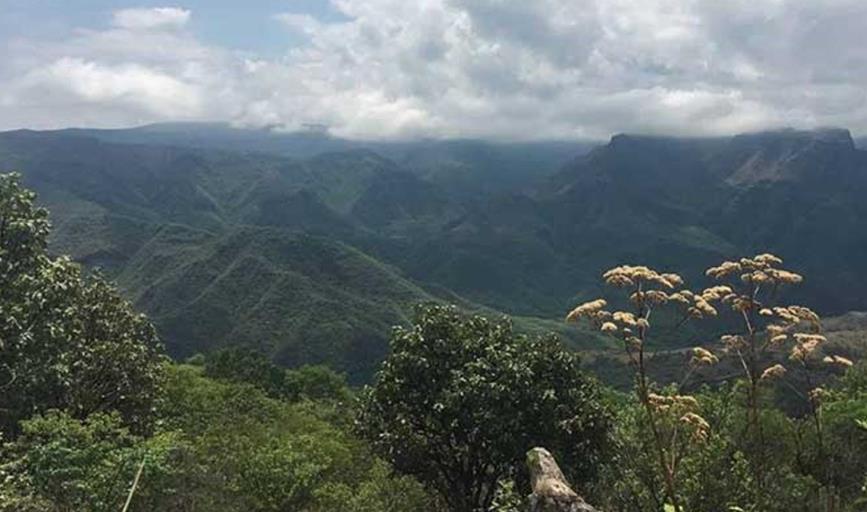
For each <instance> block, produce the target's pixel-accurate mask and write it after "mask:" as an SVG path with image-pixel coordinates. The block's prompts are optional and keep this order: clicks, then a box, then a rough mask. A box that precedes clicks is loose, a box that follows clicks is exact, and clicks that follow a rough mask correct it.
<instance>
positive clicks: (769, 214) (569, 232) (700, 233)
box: [0, 124, 867, 379]
mask: <svg viewBox="0 0 867 512" xmlns="http://www.w3.org/2000/svg"><path fill="white" fill-rule="evenodd" d="M862 142H863V141H862ZM0 169H4V170H19V171H21V172H22V174H23V175H24V178H25V183H26V184H27V185H28V186H30V187H32V188H34V189H35V190H36V191H37V192H39V194H40V200H41V202H42V203H43V204H45V205H46V206H48V207H49V208H50V210H51V213H52V220H53V223H54V225H55V227H56V229H55V231H54V239H53V241H52V243H53V247H52V248H53V250H55V251H56V252H68V253H70V254H72V255H73V256H74V257H75V258H76V259H77V260H79V261H81V262H82V263H84V264H86V265H88V266H92V267H101V268H103V269H104V272H106V273H107V274H108V275H109V276H110V277H112V278H113V279H115V280H116V281H117V282H118V283H119V285H120V286H121V288H122V289H124V290H125V291H126V292H127V293H128V295H129V296H130V297H131V298H132V299H133V300H134V301H135V302H136V305H137V306H138V307H139V308H141V309H142V310H144V311H145V312H147V313H148V314H149V315H151V316H152V318H153V319H154V321H155V322H156V324H157V326H158V328H159V329H160V333H161V335H162V336H163V338H164V339H165V340H166V342H167V344H168V347H169V350H170V352H171V353H173V354H174V355H176V356H180V357H183V356H187V355H190V354H193V353H195V352H199V351H207V350H210V349H212V348H214V347H217V346H222V345H226V344H249V345H255V346H258V347H260V348H262V349H263V350H265V351H266V352H268V353H269V354H271V355H272V357H273V358H274V359H275V360H276V361H278V362H281V363H284V364H293V365H294V364H301V363H308V362H328V363H330V364H332V365H334V366H335V367H337V368H339V369H341V370H345V371H348V372H350V374H351V375H352V376H353V377H354V378H356V379H363V378H364V377H365V376H366V375H368V374H369V372H370V369H371V368H372V367H373V365H374V364H375V363H376V362H377V361H378V360H379V359H380V358H381V356H382V355H383V354H384V352H385V349H386V344H385V338H386V337H387V335H388V332H389V328H390V326H391V325H392V324H394V323H396V322H402V321H404V320H405V318H406V314H407V313H408V311H409V309H410V307H411V305H412V304H413V303H414V302H418V301H423V300H448V301H453V302H458V303H461V304H462V305H465V306H467V307H470V308H476V309H481V310H485V311H489V312H493V311H500V312H505V313H510V314H514V315H519V316H521V317H524V318H520V319H519V322H522V323H523V324H524V325H526V326H527V327H528V328H539V327H540V326H541V327H544V328H549V327H551V328H560V324H559V323H558V322H559V319H560V318H562V316H563V314H564V312H565V311H566V310H567V309H568V308H569V307H570V306H571V305H572V304H573V303H574V302H575V301H576V300H580V299H582V298H585V297H590V296H593V295H595V294H597V293H598V291H599V290H598V289H597V288H596V286H597V285H596V281H597V280H598V276H599V274H600V273H601V272H602V271H603V270H605V269H606V268H608V267H610V266H612V265H615V264H622V263H632V264H636V263H641V264H648V265H653V266H656V267H659V268H662V269H676V270H682V269H683V270H685V271H684V274H685V276H686V277H687V278H688V282H690V283H693V284H694V285H695V286H700V285H701V284H704V283H705V278H704V277H703V274H702V270H703V269H704V268H706V267H708V266H710V265H713V264H717V263H718V262H719V261H720V260H722V259H727V258H734V257H739V256H742V255H747V254H753V253H755V252H757V251H762V252H763V251H771V252H774V253H777V254H779V255H781V256H782V257H783V258H784V259H786V261H787V266H788V267H789V268H792V269H793V270H796V271H798V272H802V273H804V274H805V275H806V276H807V280H806V281H805V283H804V286H803V287H802V290H800V291H799V292H798V296H797V297H796V298H797V300H799V301H801V302H803V303H805V304H807V305H815V306H820V308H824V310H823V311H822V312H823V313H827V314H836V313H842V312H846V311H849V310H863V309H867V230H865V229H864V226H865V221H867V203H865V202H864V200H863V198H864V197H865V193H867V151H864V150H862V149H858V147H857V146H856V142H855V141H853V139H852V137H851V135H850V134H849V132H848V131H846V130H840V129H827V130H817V131H796V130H780V131H773V132H763V133H754V134H744V135H737V136H733V137H720V138H696V139H688V138H669V137H650V136H634V135H617V136H615V137H613V138H612V139H611V140H610V141H609V142H608V143H603V144H598V145H594V144H593V143H591V142H539V143H515V144H508V143H489V142H484V141H474V140H454V141H436V140H424V141H413V142H354V141H347V140H343V139H337V138H333V137H329V136H327V135H326V134H322V133H316V132H311V133H302V134H278V133H272V132H267V131H246V130H237V129H231V128H228V127H226V126H223V125H196V124H178V125H154V126H149V127H143V128H137V129H130V130H62V131H55V132H33V131H14V132H5V133H2V134H0ZM572 337H573V339H572V342H573V344H574V345H575V346H579V347H581V346H585V347H586V346H592V344H593V343H595V342H596V340H595V339H594V338H592V337H590V335H586V334H581V333H578V334H573V335H572ZM685 342H686V341H685Z"/></svg>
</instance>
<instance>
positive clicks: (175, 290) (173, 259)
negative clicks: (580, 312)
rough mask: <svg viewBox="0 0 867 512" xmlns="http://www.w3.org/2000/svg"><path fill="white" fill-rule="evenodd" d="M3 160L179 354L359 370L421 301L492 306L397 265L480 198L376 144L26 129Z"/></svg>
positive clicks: (64, 239)
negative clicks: (275, 149)
mask: <svg viewBox="0 0 867 512" xmlns="http://www.w3.org/2000/svg"><path fill="white" fill-rule="evenodd" d="M112 133H115V132H112ZM120 133H122V132H120ZM0 168H3V169H16V170H20V171H22V172H23V174H24V177H25V182H26V184H27V185H28V186H30V187H32V188H34V189H35V190H37V191H38V192H39V194H40V200H41V202H43V204H45V205H46V206H48V207H49V208H50V210H51V212H52V219H53V222H54V224H55V228H56V229H55V230H54V231H53V238H52V250H54V251H56V252H59V253H69V254H72V255H73V256H74V257H75V258H76V259H77V260H79V261H81V262H83V263H84V264H86V265H88V266H91V267H100V268H102V269H103V271H104V272H106V273H107V274H108V275H109V276H110V277H112V278H113V279H115V280H116V281H117V282H118V284H119V286H120V287H121V288H122V289H123V290H125V291H126V292H127V293H128V295H129V296H130V297H131V298H132V299H133V300H134V301H135V302H136V305H137V306H138V307H139V308H141V309H142V310H144V311H146V312H147V313H148V314H149V315H151V316H152V317H153V319H154V320H155V322H156V324H157V325H158V327H159V329H160V333H161V335H162V336H163V338H164V339H165V340H166V342H167V344H168V346H169V349H170V352H171V353H172V354H173V355H175V356H177V357H185V356H188V355H191V354H193V353H195V352H199V351H207V350H210V349H212V348H214V347H217V346H222V345H227V344H245V345H255V346H258V347H259V348H261V349H262V350H263V351H265V352H266V353H269V354H271V355H272V357H273V358H274V359H275V360H276V361H278V362H281V363H285V364H287V365H299V364H304V363H320V362H327V363H329V364H331V365H333V366H335V367H336V368H339V369H341V370H345V371H348V372H349V373H350V376H351V377H352V378H354V379H356V380H357V379H360V378H363V377H364V376H366V375H369V373H370V371H371V369H372V368H373V365H374V364H376V363H377V362H378V361H379V360H380V359H381V357H382V355H383V354H384V350H385V347H386V342H385V340H386V338H387V336H388V334H389V332H390V329H391V326H392V325H394V324H398V323H401V322H403V321H404V320H405V318H406V315H407V314H408V313H409V310H410V308H411V307H412V305H413V304H415V303H417V302H420V301H428V300H436V299H446V300H449V301H452V302H458V303H461V304H463V305H465V306H466V307H468V308H472V309H484V307H483V306H481V305H478V304H472V303H469V302H468V301H466V300H464V299H463V298H461V297H460V296H457V295H455V294H454V293H453V292H451V291H450V290H447V289H444V288H441V287H437V286H436V284H435V283H421V282H416V281H413V280H411V279H409V278H408V277H407V276H406V274H405V272H404V271H403V270H402V269H400V268H398V267H396V266H395V265H393V264H391V263H389V262H388V261H389V260H391V259H394V260H398V259H399V258H396V257H395V258H389V256H390V255H391V256H393V255H396V254H399V253H400V252H401V251H402V250H403V249H404V246H405V243H406V241H407V240H415V239H416V238H419V239H422V238H430V237H434V236H436V233H438V232H439V231H440V230H441V229H442V227H443V226H444V225H447V224H448V223H451V222H454V221H455V220H456V219H459V218H461V217H462V216H463V215H464V214H465V207H464V206H463V205H462V204H461V201H458V200H455V199H454V198H452V197H450V196H449V194H448V193H447V192H446V191H443V190H441V189H440V188H439V187H438V186H437V185H436V184H435V183H432V182H430V181H427V180H424V179H422V178H421V177H420V176H419V175H418V174H416V173H413V172H410V171H407V170H405V169H403V168H401V167H400V166H398V165H397V164H396V163H394V162H393V161H391V160H389V159H386V158H384V157H381V156H379V155H378V154H376V153H374V152H372V151H370V150H368V149H352V150H345V151H341V152H331V153H322V154H319V155H316V156H314V157H311V158H306V159H293V158H288V157H284V156H279V155H272V154H267V153H263V152H244V153H241V152H235V151H222V150H216V149H207V148H195V147H193V148H191V147H183V146H179V145H153V144H133V143H123V142H113V141H107V140H106V139H104V138H101V137H94V136H92V135H91V134H88V133H86V132H84V131H63V132H31V131H17V132H8V133H4V134H0ZM374 254H375V256H374ZM491 313H495V312H493V311H491ZM519 322H520V323H521V324H522V325H523V326H525V328H526V329H527V330H539V329H550V328H555V329H560V330H563V331H565V329H563V328H562V326H561V325H559V323H557V322H551V321H546V320H543V319H532V318H527V319H521V320H519ZM573 336H574V335H573ZM588 339H590V340H592V339H593V338H592V337H589V338H588Z"/></svg>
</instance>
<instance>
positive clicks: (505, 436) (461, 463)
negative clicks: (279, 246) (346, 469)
mask: <svg viewBox="0 0 867 512" xmlns="http://www.w3.org/2000/svg"><path fill="white" fill-rule="evenodd" d="M357 423H358V428H359V429H360V430H361V432H363V433H364V435H365V436H366V437H367V438H368V439H369V440H370V442H371V443H372V444H373V446H374V449H375V450H376V451H377V452H378V453H380V454H381V455H382V456H383V457H384V458H386V459H387V460H390V461H391V462H392V463H393V464H394V466H395V468H397V469H398V470H400V471H403V472H406V473H409V474H412V475H415V476H416V477H417V478H418V479H419V480H421V481H422V482H425V483H427V484H428V485H430V486H431V487H433V488H435V489H437V490H438V491H439V493H440V494H441V495H442V497H443V499H444V500H445V501H446V502H448V504H449V506H450V508H451V510H454V511H459V512H464V511H466V512H469V511H472V510H479V509H481V510H486V509H487V507H488V506H489V505H490V503H491V500H492V499H493V496H494V492H495V489H496V484H497V482H498V480H500V479H503V478H509V477H518V478H519V479H521V480H522V481H526V475H525V474H523V471H524V469H523V467H524V465H523V461H524V454H525V453H526V451H527V450H528V449H529V448H532V447H534V446H540V445H543V446H546V447H548V448H549V449H550V450H552V451H553V452H555V453H557V454H558V456H559V457H560V458H561V459H562V460H564V461H568V463H567V464H568V467H569V468H570V469H571V474H572V476H573V478H576V479H577V481H579V482H583V481H587V480H589V479H592V478H593V476H594V469H595V467H596V466H597V464H598V462H599V460H600V458H601V454H602V452H603V448H604V446H605V442H606V436H607V432H608V427H609V416H608V414H607V412H606V410H605V409H604V408H603V406H602V405H601V403H600V389H599V387H598V386H597V384H596V383H595V382H594V381H593V380H592V379H590V378H589V377H587V376H586V375H585V374H584V373H583V372H582V371H581V370H580V369H579V360H578V357H577V356H576V355H575V354H574V353H571V352H568V351H566V350H565V349H564V348H563V347H562V346H561V344H560V343H559V342H558V340H557V339H556V337H553V336H541V337H527V336H523V335H518V334H516V333H515V332H514V331H513V329H512V325H511V323H510V322H509V321H508V320H505V319H504V320H501V321H490V320H488V319H486V318H484V317H481V316H471V315H465V314H463V313H461V312H459V311H458V310H457V309H456V308H454V307H449V306H441V305H432V304H428V305H422V306H419V307H418V308H417V310H416V315H415V319H414V322H413V325H412V326H411V327H408V328H396V329H395V331H394V334H393V336H392V338H391V355H389V357H388V358H387V359H386V360H385V362H384V363H383V365H382V368H381V370H380V371H379V373H378V374H377V376H376V378H375V383H374V385H373V387H372V388H371V389H370V390H369V391H368V393H367V394H366V396H365V397H364V400H363V405H362V411H361V413H360V415H359V419H358V422H357Z"/></svg>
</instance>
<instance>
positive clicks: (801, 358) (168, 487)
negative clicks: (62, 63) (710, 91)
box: [0, 175, 867, 512]
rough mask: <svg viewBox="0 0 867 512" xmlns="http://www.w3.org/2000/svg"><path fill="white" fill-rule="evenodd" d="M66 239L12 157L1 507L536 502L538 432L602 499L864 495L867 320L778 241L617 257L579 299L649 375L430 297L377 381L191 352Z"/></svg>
mask: <svg viewBox="0 0 867 512" xmlns="http://www.w3.org/2000/svg"><path fill="white" fill-rule="evenodd" d="M49 235H50V229H49V224H48V221H47V212H46V211H45V210H44V209H41V208H38V207H36V206H35V205H34V195H33V194H32V193H31V192H29V191H27V190H25V189H24V188H22V187H21V185H20V182H19V178H18V177H17V176H16V175H3V176H0V284H2V286H0V313H2V323H0V377H2V381H0V386H2V388H0V390H2V393H0V420H2V422H0V427H2V442H0V511H2V512H72V511H76V512H78V511H82V512H108V511H121V510H123V507H124V506H125V504H128V505H129V509H128V510H129V511H140V512H144V511H152V510H161V511H162V510H165V511H178V512H182V511H199V510H207V511H214V512H235V511H253V512H260V511H261V512H283V511H288V510H299V511H309V512H326V511H345V512H350V511H365V512H380V511H385V512H409V511H419V510H451V511H454V512H476V511H486V512H488V511H494V510H496V511H500V512H505V511H510V512H516V511H520V510H523V509H524V507H525V506H526V503H524V499H523V495H524V494H525V492H524V490H525V489H527V488H528V487H527V486H528V483H527V475H526V474H525V473H524V469H523V462H524V461H523V459H524V454H525V453H526V452H527V450H528V449H529V448H532V447H533V446H544V447H546V448H548V449H549V450H551V451H552V452H553V453H554V454H555V455H556V456H557V459H558V462H559V463H560V464H561V467H562V469H563V471H564V473H566V475H567V476H568V477H569V479H570V480H571V481H572V482H573V483H574V484H576V485H575V487H576V490H578V491H580V492H581V493H582V494H583V495H584V497H585V498H586V499H587V501H588V502H589V503H593V504H595V505H596V506H598V507H599V508H600V509H602V510H611V511H623V512H650V511H652V512H663V511H666V512H667V511H672V510H673V511H675V512H719V511H728V512H738V511H741V512H777V511H779V512H783V511H786V512H789V511H804V512H807V511H816V510H819V511H822V512H857V511H861V510H864V509H865V507H867V457H865V456H864V453H867V362H865V361H862V362H859V363H857V364H856V363H854V362H853V361H851V360H850V359H849V357H848V356H851V355H853V354H854V353H857V351H858V350H859V343H860V344H863V341H861V342H859V340H858V337H857V336H859V335H858V334H856V333H858V332H859V331H858V329H859V328H860V326H861V323H860V322H861V321H862V319H861V317H859V316H857V315H854V316H849V317H847V318H844V319H840V320H838V321H836V322H835V323H836V324H838V325H837V327H836V328H837V329H839V331H838V332H842V333H845V334H844V335H842V336H840V337H838V338H836V341H834V340H833V339H832V340H831V341H829V337H828V336H826V333H825V331H824V326H823V324H822V322H821V320H820V318H819V316H818V315H817V314H816V313H815V312H814V311H813V310H811V309H808V308H806V307H804V306H800V305H791V304H789V303H788V301H785V302H783V301H782V299H784V298H786V297H787V296H788V295H789V293H790V289H791V288H794V285H798V284H800V283H801V282H802V281H803V278H802V277H801V276H800V275H798V274H795V273H794V272H792V271H790V270H786V269H784V268H783V267H782V263H783V262H782V260H781V259H780V258H778V257H776V256H773V255H770V254H761V255H758V256H755V257H752V258H743V259H739V260H735V261H728V262H724V263H722V264H721V265H719V266H716V267H712V268H711V269H709V270H708V272H707V275H708V277H709V278H710V279H711V280H712V281H710V282H709V283H708V286H707V287H705V288H703V289H701V291H691V290H689V289H688V288H686V287H685V285H684V279H683V278H681V277H680V276H679V275H676V274H672V273H664V272H658V271H655V270H653V269H651V268H648V267H643V266H619V267H615V268H614V269H612V270H611V271H609V272H607V273H605V274H604V276H603V279H604V281H605V284H607V285H609V286H611V287H613V289H614V290H615V291H616V292H617V294H616V295H614V296H612V297H609V296H606V297H605V298H603V299H594V300H591V301H588V302H585V303H583V304H582V305H580V306H578V307H577V308H575V309H574V310H573V311H572V312H571V313H570V315H569V317H568V318H569V319H570V320H579V319H587V320H589V323H590V325H591V326H592V327H593V328H595V329H596V330H597V331H598V334H597V335H604V336H608V337H610V340H611V341H609V342H607V343H614V342H616V343H619V344H620V345H621V347H622V351H623V356H622V357H623V358H625V360H626V361H627V364H628V365H629V367H630V368H632V370H633V371H632V376H633V382H632V385H633V387H632V392H631V393H624V392H620V391H615V390H612V389H610V388H605V387H603V386H602V385H600V384H598V383H597V382H596V381H595V380H594V379H593V378H591V377H589V376H588V375H587V374H586V373H585V372H584V371H582V369H581V368H580V365H579V359H578V357H577V355H576V354H574V353H573V352H570V351H567V350H566V349H565V348H564V347H563V346H562V344H561V343H560V341H559V340H558V339H557V338H556V337H555V336H553V335H527V334H520V333H517V332H516V331H515V330H514V329H513V326H512V324H511V323H510V322H509V321H508V320H506V319H502V320H497V321H494V320H489V319H487V318H485V317H484V316H479V315H475V314H470V313H464V312H462V311H461V310H459V309H457V308H456V307H453V306H443V305H438V304H431V303H425V304H423V305H420V306H419V307H418V308H417V309H416V312H415V315H414V317H413V318H412V320H411V321H410V325H408V326H407V325H405V326H402V327H397V328H395V329H394V331H393V333H392V337H391V351H390V355H388V356H387V357H386V358H385V361H384V362H383V363H382V365H381V367H380V370H379V372H378V373H377V375H376V378H375V379H374V381H373V383H372V385H371V386H370V387H368V388H365V389H364V390H363V391H361V392H358V391H357V390H353V389H351V388H349V387H347V385H346V380H345V376H344V375H343V374H340V373H336V372H334V371H333V370H331V369H329V368H327V367H323V366H299V367H295V368H291V369H285V368H283V367H280V366H277V365H275V364H274V363H273V362H272V361H271V358H270V357H268V356H269V354H263V353H262V352H261V351H260V350H259V348H260V347H261V346H262V345H263V344H267V340H262V341H260V342H259V343H250V344H239V345H236V346H227V347H224V348H222V349H219V350H211V351H208V352H206V353H204V354H201V355H194V356H193V357H190V358H189V359H188V360H187V362H186V363H184V364H181V363H176V362H171V361H170V360H168V359H167V358H166V357H165V356H164V355H163V353H162V347H161V344H160V343H159V340H158V338H157V336H156V334H155V332H156V331H155V329H154V327H153V326H152V325H151V323H150V321H149V320H148V319H147V318H146V317H144V316H142V315H140V314H138V313H136V312H135V310H134V308H133V306H132V305H131V304H130V303H129V302H127V301H126V300H125V299H123V298H122V296H121V294H120V293H119V292H118V291H117V290H116V289H115V288H114V286H113V285H112V284H110V282H108V281H107V280H106V279H104V278H103V277H101V276H100V275H99V274H92V273H87V272H85V271H83V270H82V269H81V268H80V267H79V266H78V265H77V264H75V263H72V262H71V261H70V260H69V259H68V258H65V257H54V256H51V255H49V253H48V249H47V245H48V242H47V240H48V237H49ZM370 293H371V294H372V293H373V292H370ZM624 294H625V296H626V297H625V300H622V301H620V303H621V304H623V305H622V306H616V307H609V304H615V300H616V299H615V297H617V295H624ZM699 321H700V322H701V323H702V324H703V325H702V326H701V327H700V328H699V329H697V330H683V331H677V329H686V328H687V326H688V324H690V323H694V322H699ZM666 323H670V324H671V326H672V329H671V330H668V331H667V332H668V333H669V334H668V336H669V337H668V338H666V337H664V336H663V337H657V334H659V333H660V332H662V333H665V332H666V327H665V324H666ZM536 327H537V328H538V327H539V326H538V325H537V326H536ZM712 331H716V335H714V336H713V338H719V339H720V344H719V345H718V344H717V343H716V342H709V343H705V344H702V346H699V347H694V348H693V349H690V350H688V351H686V352H680V353H679V354H680V356H681V360H684V358H685V360H686V364H685V368H684V371H683V372H682V373H681V378H680V379H678V380H677V381H676V382H672V381H671V380H670V379H660V378H658V377H657V376H658V375H660V374H659V373H655V372H654V369H653V366H654V365H655V364H656V363H657V362H664V361H667V360H666V359H657V358H654V357H651V354H652V352H653V351H654V350H655V349H658V348H668V347H670V339H671V337H672V336H673V335H672V334H670V333H671V332H681V333H686V334H684V335H686V336H695V335H696V334H695V333H700V335H702V336H708V338H706V339H713V338H711V337H710V334H705V333H710V332H712ZM862 350H863V349H862ZM665 353H666V354H667V355H668V356H669V357H674V356H675V355H676V354H678V353H677V352H671V351H668V352H665ZM720 372H722V373H720ZM720 375H721V376H720Z"/></svg>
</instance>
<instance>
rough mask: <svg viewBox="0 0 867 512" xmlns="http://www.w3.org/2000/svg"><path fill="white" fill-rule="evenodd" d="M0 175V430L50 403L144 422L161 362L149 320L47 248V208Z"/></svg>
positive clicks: (15, 426) (11, 430) (139, 425)
mask: <svg viewBox="0 0 867 512" xmlns="http://www.w3.org/2000/svg"><path fill="white" fill-rule="evenodd" d="M34 201H35V195H34V194H33V193H32V192H30V191H28V190H26V189H24V188H22V187H21V185H20V179H19V177H18V175H16V174H6V175H0V389H2V393H0V410H2V411H3V415H2V419H0V430H2V432H3V433H5V434H6V435H7V436H11V437H15V436H16V435H17V433H18V431H19V422H20V421H21V420H23V419H26V418H29V417H30V416H32V415H33V414H36V413H39V412H42V411H46V410H49V409H62V410H68V411H70V413H72V414H73V415H74V416H75V417H76V418H79V419H83V418H85V417H87V415H89V414H91V413H94V412H105V411H111V410H115V411H118V412H119V413H120V414H121V417H122V418H123V419H124V421H125V422H126V423H127V424H129V425H130V426H132V427H133V428H134V429H135V430H136V431H145V430H147V429H148V428H149V419H150V417H151V410H152V406H153V401H154V398H155V396H156V395H157V393H158V388H159V385H160V379H161V366H162V363H163V355H162V346H161V344H160V343H159V340H158V338H157V336H156V333H155V331H154V328H153V326H152V325H151V324H150V322H148V320H147V319H146V318H145V317H144V316H142V315H140V314H138V313H136V312H135V311H134V310H133V308H132V307H131V305H130V304H129V303H128V302H127V301H125V300H124V299H123V298H121V297H120V295H119V294H118V293H117V292H116V291H115V289H114V288H113V287H112V286H111V285H109V284H108V283H107V282H106V281H105V280H104V279H102V277H100V276H99V275H91V276H87V277H85V276H82V274H81V271H80V269H79V267H78V265H76V264H74V263H72V262H71V261H69V259H67V258H63V257H60V258H53V257H51V256H49V255H48V253H47V237H48V234H49V224H48V220H47V219H48V214H47V212H46V211H45V210H44V209H43V208H39V207H37V206H35V203H34Z"/></svg>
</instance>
